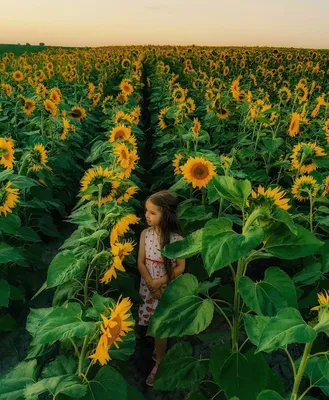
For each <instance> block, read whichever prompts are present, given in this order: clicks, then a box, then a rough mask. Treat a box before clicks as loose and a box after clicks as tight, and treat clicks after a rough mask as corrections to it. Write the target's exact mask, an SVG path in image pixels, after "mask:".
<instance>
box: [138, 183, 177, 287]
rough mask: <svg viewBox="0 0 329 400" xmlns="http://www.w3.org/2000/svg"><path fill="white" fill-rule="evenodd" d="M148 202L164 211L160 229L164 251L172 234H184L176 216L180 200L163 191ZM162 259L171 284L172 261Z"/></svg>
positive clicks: (153, 195)
mask: <svg viewBox="0 0 329 400" xmlns="http://www.w3.org/2000/svg"><path fill="white" fill-rule="evenodd" d="M147 200H149V201H150V202H151V203H153V204H154V205H156V206H158V207H159V208H161V211H162V217H161V221H160V226H159V228H160V232H161V238H160V246H161V249H163V248H164V247H165V246H166V245H167V244H168V243H170V234H171V233H178V234H179V235H181V234H182V233H181V229H180V226H179V222H178V219H177V215H176V211H177V206H178V204H179V200H178V199H177V197H176V195H175V194H174V193H172V192H168V191H166V190H162V191H160V192H156V193H153V194H151V195H150V196H149V197H148V198H147V199H146V201H147ZM146 201H145V202H146ZM162 257H163V262H164V266H165V269H166V272H167V276H168V278H169V282H170V281H171V280H172V265H171V261H170V259H169V258H167V257H165V256H162Z"/></svg>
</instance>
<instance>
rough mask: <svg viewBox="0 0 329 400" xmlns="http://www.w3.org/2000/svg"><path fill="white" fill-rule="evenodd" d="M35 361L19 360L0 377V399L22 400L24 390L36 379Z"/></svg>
mask: <svg viewBox="0 0 329 400" xmlns="http://www.w3.org/2000/svg"><path fill="white" fill-rule="evenodd" d="M36 374H37V361H36V360H32V361H28V362H25V361H23V362H21V363H19V364H18V365H16V366H15V367H14V368H13V369H11V370H10V371H9V372H7V373H6V374H5V375H2V376H1V377H0V400H22V399H23V398H24V390H25V388H26V387H27V386H29V385H32V384H33V383H34V382H35V380H36Z"/></svg>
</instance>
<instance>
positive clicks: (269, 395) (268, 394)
mask: <svg viewBox="0 0 329 400" xmlns="http://www.w3.org/2000/svg"><path fill="white" fill-rule="evenodd" d="M257 400H285V399H284V398H283V397H281V396H280V395H279V393H277V392H274V391H273V390H263V391H262V392H261V393H259V395H258V396H257Z"/></svg>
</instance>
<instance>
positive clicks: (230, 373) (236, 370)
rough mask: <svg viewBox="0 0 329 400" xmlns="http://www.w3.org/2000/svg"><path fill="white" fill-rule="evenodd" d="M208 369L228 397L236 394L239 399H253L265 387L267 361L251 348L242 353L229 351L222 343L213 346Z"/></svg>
mask: <svg viewBox="0 0 329 400" xmlns="http://www.w3.org/2000/svg"><path fill="white" fill-rule="evenodd" d="M219 360H220V362H219ZM210 370H211V372H212V375H213V377H214V380H215V381H216V382H217V383H218V385H219V386H220V387H221V388H222V389H223V390H224V392H225V395H226V396H227V397H228V398H231V397H233V396H237V397H238V398H239V399H240V400H255V398H256V396H257V395H258V393H259V392H260V391H262V390H264V389H265V387H266V382H267V375H268V366H267V363H266V361H265V359H264V357H263V356H262V355H261V354H256V355H255V354H253V349H250V350H249V351H248V352H247V353H246V354H242V353H231V351H230V349H229V348H228V347H226V346H223V345H218V346H215V347H214V348H213V351H212V353H211V358H210Z"/></svg>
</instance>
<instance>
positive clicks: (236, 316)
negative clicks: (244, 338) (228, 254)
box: [232, 258, 244, 352]
mask: <svg viewBox="0 0 329 400" xmlns="http://www.w3.org/2000/svg"><path fill="white" fill-rule="evenodd" d="M243 270H244V262H243V259H242V258H240V260H239V261H238V268H237V271H236V274H235V279H234V306H233V326H232V352H238V351H239V325H240V295H239V291H238V285H239V280H240V277H241V275H242V272H243Z"/></svg>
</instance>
